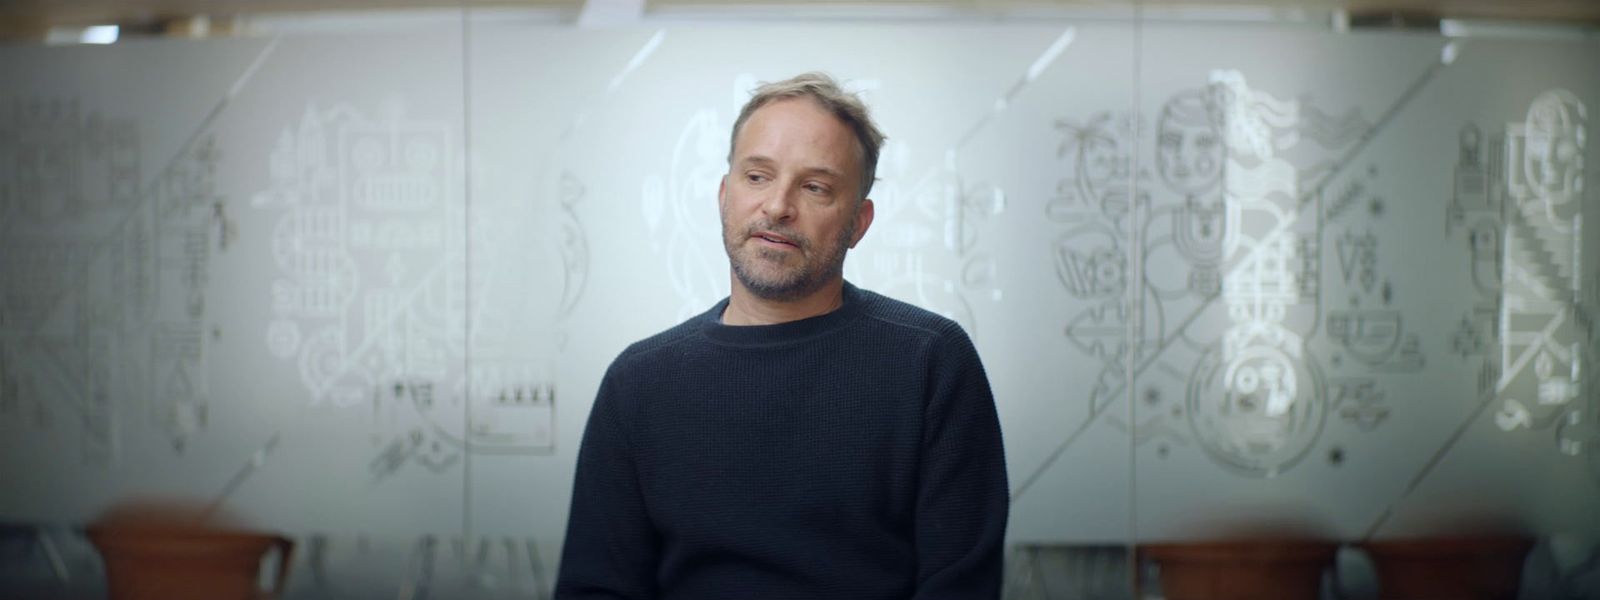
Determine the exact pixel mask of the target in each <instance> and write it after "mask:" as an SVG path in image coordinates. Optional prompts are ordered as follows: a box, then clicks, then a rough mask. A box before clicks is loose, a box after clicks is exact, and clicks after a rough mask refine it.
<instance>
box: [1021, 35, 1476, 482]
mask: <svg viewBox="0 0 1600 600" xmlns="http://www.w3.org/2000/svg"><path fill="white" fill-rule="evenodd" d="M1447 64H1448V61H1446V60H1443V58H1441V60H1440V61H1437V62H1434V63H1432V64H1430V65H1429V66H1428V67H1427V68H1426V69H1425V70H1424V71H1423V72H1422V73H1420V74H1419V75H1418V76H1417V77H1416V78H1415V79H1413V80H1412V82H1411V83H1410V85H1409V86H1408V87H1407V88H1406V89H1405V90H1403V91H1402V92H1401V93H1400V94H1399V95H1398V97H1397V98H1396V99H1395V100H1394V101H1393V102H1392V103H1390V104H1389V106H1388V107H1387V108H1386V109H1385V110H1384V112H1383V113H1382V114H1381V115H1380V116H1379V117H1378V119H1377V120H1376V121H1373V122H1371V123H1368V122H1366V121H1365V120H1363V119H1361V118H1360V116H1359V113H1355V112H1353V111H1352V112H1351V113H1347V115H1346V116H1345V117H1344V118H1341V119H1331V118H1325V116H1324V115H1322V114H1321V113H1318V112H1315V111H1314V110H1311V109H1310V108H1309V107H1308V106H1307V105H1305V104H1303V103H1302V104H1301V107H1302V108H1304V109H1305V110H1303V111H1302V113H1301V114H1302V115H1304V117H1305V119H1306V121H1308V122H1311V123H1310V125H1311V126H1308V127H1304V128H1301V129H1300V130H1299V131H1300V132H1301V135H1302V136H1305V137H1307V138H1308V139H1314V140H1315V141H1317V142H1318V143H1319V145H1321V146H1322V147H1323V148H1326V149H1329V150H1330V151H1333V152H1335V153H1336V155H1335V157H1334V158H1332V159H1331V160H1328V161H1325V162H1319V163H1316V164H1313V165H1310V166H1307V167H1305V168H1304V169H1303V171H1302V175H1303V176H1304V177H1305V181H1303V182H1302V185H1300V186H1299V188H1300V189H1301V190H1303V191H1301V192H1299V193H1298V194H1292V195H1290V197H1291V199H1292V203H1291V204H1290V205H1289V206H1288V207H1286V208H1282V209H1276V210H1275V211H1274V209H1273V208H1270V207H1268V206H1267V205H1271V204H1272V202H1270V201H1269V202H1266V203H1260V202H1257V203H1255V206H1256V207H1260V208H1261V209H1262V210H1266V211H1268V212H1267V214H1273V215H1274V216H1276V217H1278V220H1277V221H1276V222H1277V223H1278V224H1277V225H1275V226H1273V227H1272V228H1271V229H1269V230H1267V231H1265V232H1263V235H1260V236H1259V237H1253V238H1252V239H1251V240H1250V241H1251V242H1254V243H1256V244H1257V245H1254V246H1250V247H1249V248H1247V249H1244V250H1243V251H1241V249H1240V248H1239V242H1238V241H1235V240H1229V239H1228V238H1229V237H1232V236H1234V233H1233V232H1232V230H1231V229H1228V228H1227V227H1226V224H1227V223H1231V221H1224V228H1223V230H1222V232H1221V234H1220V235H1221V236H1222V237H1223V238H1224V241H1223V242H1222V246H1223V248H1224V253H1225V254H1224V256H1228V255H1230V254H1228V253H1235V254H1234V255H1236V256H1237V258H1236V259H1233V260H1224V261H1223V266H1222V267H1221V268H1220V269H1219V272H1220V273H1223V274H1225V275H1224V276H1222V277H1219V278H1218V279H1220V280H1222V281H1228V280H1230V279H1231V278H1232V273H1233V272H1235V271H1237V270H1240V269H1252V268H1255V269H1259V266H1260V265H1259V263H1260V261H1259V260H1257V259H1256V255H1257V254H1264V253H1267V252H1269V251H1274V250H1276V251H1277V252H1281V253H1282V254H1284V255H1287V256H1284V255H1280V256H1279V257H1277V258H1278V260H1280V261H1294V262H1296V263H1298V262H1299V261H1298V259H1297V258H1296V257H1294V256H1293V252H1294V250H1295V249H1296V248H1297V245H1296V244H1295V243H1294V242H1288V243H1287V248H1288V250H1284V249H1283V248H1285V247H1286V245H1285V243H1282V242H1278V241H1277V240H1275V239H1274V238H1276V237H1277V236H1279V235H1282V234H1285V233H1288V234H1291V235H1289V236H1288V237H1289V238H1290V239H1293V238H1294V235H1293V233H1294V232H1293V231H1291V230H1292V229H1294V228H1295V227H1296V223H1295V219H1292V218H1287V217H1290V216H1292V215H1298V214H1299V213H1301V212H1303V211H1305V210H1306V209H1307V207H1310V206H1313V205H1317V207H1318V210H1317V212H1316V213H1314V216H1317V215H1322V214H1324V213H1323V212H1322V211H1323V207H1321V206H1320V205H1319V203H1318V202H1316V200H1317V199H1319V198H1324V197H1326V196H1327V194H1328V189H1329V188H1328V186H1329V185H1330V184H1331V183H1332V182H1334V181H1335V180H1336V179H1337V178H1338V177H1339V176H1340V175H1341V174H1342V173H1343V172H1344V171H1345V170H1346V168H1348V167H1349V166H1350V165H1351V164H1352V163H1353V162H1354V160H1355V158H1357V157H1358V156H1360V154H1361V153H1362V151H1363V150H1365V149H1366V148H1367V146H1368V144H1369V143H1370V142H1371V141H1372V140H1373V139H1374V138H1376V137H1377V134H1378V132H1380V131H1381V130H1383V129H1384V128H1385V127H1386V126H1387V125H1388V124H1389V123H1390V122H1391V121H1392V120H1393V119H1394V118H1395V115H1397V114H1398V113H1399V112H1400V111H1401V110H1402V109H1403V108H1405V107H1406V106H1408V105H1409V104H1410V102H1411V100H1412V99H1414V98H1415V97H1416V96H1417V94H1418V93H1419V92H1420V91H1421V90H1422V89H1423V88H1425V87H1426V86H1427V85H1428V84H1429V83H1430V82H1431V81H1433V79H1434V78H1435V77H1436V76H1437V75H1438V74H1439V72H1440V71H1441V70H1442V69H1443V68H1444V67H1445V66H1446V65H1447ZM1224 79H1226V78H1224ZM1234 80H1235V81H1237V82H1239V83H1242V77H1239V78H1235V79H1234ZM1218 83H1222V82H1221V81H1219V82H1218ZM1236 97H1237V96H1236ZM1266 104H1267V105H1268V106H1270V103H1266ZM1271 121H1273V119H1268V120H1267V124H1266V125H1264V126H1259V127H1243V126H1242V123H1243V121H1242V120H1241V121H1240V123H1241V125H1240V126H1235V125H1228V126H1227V127H1228V129H1227V131H1229V132H1230V133H1229V134H1228V135H1233V136H1235V137H1238V138H1240V140H1241V142H1242V143H1241V144H1239V145H1241V146H1244V147H1249V148H1265V147H1267V146H1264V145H1263V144H1270V143H1271V139H1272V136H1271V133H1270V132H1271V131H1272V129H1271V126H1270V122H1271ZM1223 122H1224V123H1226V122H1227V121H1226V120H1223ZM1331 124H1338V125H1331ZM1263 127H1264V128H1263ZM1219 130H1224V129H1223V128H1220V127H1219ZM1224 139H1225V141H1227V140H1228V139H1229V138H1227V137H1225V138H1224ZM1290 139H1292V136H1287V135H1286V136H1285V137H1284V138H1283V139H1282V140H1281V141H1288V140H1290ZM1227 145H1228V144H1226V143H1225V146H1227ZM1174 147H1175V146H1174ZM1292 173H1293V171H1292V170H1291V171H1290V173H1288V174H1292ZM1138 175H1139V174H1135V175H1133V176H1138ZM1224 180H1225V181H1228V174H1227V167H1225V168H1224ZM1271 181H1284V179H1283V178H1282V177H1281V176H1276V175H1273V176H1263V177H1257V181H1256V182H1250V181H1247V180H1245V179H1240V180H1239V181H1238V183H1239V184H1250V183H1268V182H1271ZM1141 187H1142V188H1147V187H1148V186H1141ZM1270 189H1271V187H1270V186H1266V187H1263V186H1260V185H1257V186H1255V187H1254V189H1253V190H1247V189H1244V188H1235V192H1236V193H1241V194H1244V193H1245V192H1247V191H1252V192H1253V193H1254V194H1256V195H1257V197H1262V198H1282V197H1283V196H1284V194H1283V192H1282V191H1279V192H1275V193H1269V195H1267V196H1260V195H1259V194H1260V193H1261V192H1263V191H1268V190H1270ZM1059 190H1065V191H1066V192H1068V194H1063V196H1062V198H1061V199H1058V200H1057V201H1053V202H1052V203H1051V205H1050V207H1049V208H1048V209H1047V214H1048V215H1049V216H1050V217H1051V218H1054V219H1057V220H1065V218H1066V217H1068V216H1071V215H1072V214H1074V213H1076V214H1083V213H1086V212H1088V211H1089V210H1090V209H1092V208H1093V207H1092V206H1090V203H1089V202H1088V201H1087V199H1085V198H1082V197H1081V196H1080V195H1078V194H1077V193H1076V192H1077V189H1076V188H1074V187H1071V186H1061V187H1058V191H1059ZM1226 204H1227V203H1226V202H1224V205H1226ZM1368 204H1369V207H1370V206H1378V207H1381V205H1382V201H1381V199H1378V198H1376V197H1373V198H1372V199H1370V200H1369V201H1368ZM1369 212H1370V211H1369ZM1379 212H1381V208H1380V210H1379ZM1151 214H1152V216H1155V215H1160V214H1162V213H1161V211H1160V209H1159V208H1157V209H1155V210H1152V211H1151ZM1311 221H1313V222H1314V221H1316V219H1311ZM1300 227H1302V228H1303V227H1304V225H1301V226H1300ZM1151 242H1152V243H1156V244H1160V243H1165V242H1166V240H1165V239H1163V238H1160V237H1155V238H1152V239H1151ZM1260 242H1271V243H1260ZM1301 247H1304V246H1301ZM1310 247H1311V248H1319V247H1320V245H1319V244H1311V245H1310ZM1318 251H1319V252H1320V249H1319V250H1318ZM1159 252H1160V247H1158V246H1156V247H1152V248H1151V249H1150V250H1149V251H1148V252H1146V254H1145V256H1146V260H1147V261H1154V260H1159V258H1160V254H1159ZM1288 271H1289V274H1290V277H1289V278H1288V279H1289V282H1290V283H1292V284H1295V285H1296V286H1298V282H1295V281H1293V280H1294V278H1295V275H1296V274H1295V273H1294V268H1290V269H1288ZM1160 275H1161V274H1160V273H1159V272H1153V273H1152V274H1151V275H1150V277H1152V278H1155V277H1159V276H1160ZM1263 283H1265V282H1263ZM1153 285H1154V286H1155V287H1159V286H1160V285H1161V284H1160V283H1155V284H1153ZM1165 289H1173V288H1165ZM1200 289H1204V288H1200ZM1291 289H1294V288H1291ZM1241 291H1243V290H1241ZM1225 294H1226V291H1224V292H1223V293H1214V294H1210V295H1198V297H1191V298H1190V299H1187V301H1186V302H1183V303H1181V304H1180V303H1178V302H1176V301H1167V302H1169V303H1170V308H1169V309H1168V312H1170V313H1173V317H1172V318H1168V319H1166V322H1167V328H1166V329H1165V330H1163V331H1161V332H1157V337H1158V339H1157V341H1155V342H1153V343H1147V344H1144V345H1145V346H1148V347H1150V348H1151V350H1150V351H1149V352H1141V355H1142V358H1141V359H1140V360H1138V361H1137V362H1135V363H1134V364H1132V365H1131V367H1130V368H1128V369H1127V373H1126V377H1131V378H1134V379H1137V378H1138V377H1139V376H1140V375H1141V374H1142V373H1144V372H1145V371H1146V370H1147V369H1148V368H1149V367H1150V366H1151V365H1152V364H1158V363H1159V362H1160V358H1161V357H1162V355H1163V354H1166V353H1172V352H1178V351H1180V350H1187V351H1194V350H1193V349H1194V348H1200V349H1203V348H1206V347H1207V344H1208V343H1207V341H1206V340H1205V339H1204V338H1202V339H1199V340H1195V339H1189V338H1188V336H1190V335H1193V334H1194V333H1195V332H1194V331H1192V330H1191V328H1192V326H1193V325H1194V324H1195V323H1197V319H1198V318H1199V317H1200V315H1202V314H1204V313H1205V312H1206V311H1207V310H1208V309H1210V308H1211V307H1212V306H1214V305H1215V304H1217V302H1216V301H1217V300H1219V299H1222V297H1223V296H1224V295H1225ZM1293 295H1294V297H1295V298H1296V299H1298V298H1299V297H1300V293H1299V290H1298V289H1295V293H1294V294H1293ZM1319 295H1320V292H1319ZM1320 303H1321V301H1320V300H1317V301H1316V302H1315V304H1316V305H1317V306H1320ZM1230 312H1231V311H1230ZM1241 316H1246V317H1248V316H1249V313H1248V311H1246V312H1245V313H1243V314H1242V315H1241ZM1298 319H1299V317H1296V320H1297V321H1296V322H1298ZM1318 321H1320V319H1313V320H1312V323H1316V322H1318ZM1298 326H1303V325H1298ZM1314 327H1315V326H1314V325H1312V330H1313V331H1314ZM1282 339H1284V340H1285V341H1287V339H1288V338H1287V336H1285V337H1283V338H1282ZM1180 342H1182V343H1180ZM1115 385H1116V387H1117V388H1118V389H1120V388H1121V387H1122V386H1123V385H1124V382H1122V381H1118V382H1116V384H1115ZM1297 389H1298V388H1297ZM1117 395H1118V394H1110V396H1111V397H1112V398H1115V397H1116V396H1117ZM1308 405H1309V401H1308ZM1098 414H1099V413H1091V415H1090V417H1089V418H1087V419H1085V420H1084V421H1082V422H1081V423H1079V424H1078V426H1077V427H1075V428H1073V429H1071V430H1070V431H1069V432H1068V433H1067V434H1066V435H1065V436H1064V437H1063V439H1062V440H1061V442H1060V443H1059V444H1057V445H1056V447H1055V449H1054V450H1053V451H1052V452H1050V453H1049V454H1048V455H1047V456H1046V457H1045V458H1044V459H1043V460H1042V461H1041V463H1040V464H1039V465H1038V466H1036V467H1032V468H1029V469H1026V470H1024V472H1025V473H1027V475H1026V476H1024V477H1022V478H1020V479H1019V483H1018V484H1017V485H1016V487H1015V488H1014V489H1013V491H1012V500H1013V501H1014V502H1015V501H1017V500H1018V499H1019V498H1020V497H1022V496H1023V495H1024V494H1025V493H1026V492H1027V491H1028V490H1029V489H1030V488H1031V487H1032V485H1033V484H1034V483H1035V482H1037V481H1038V480H1039V478H1040V477H1041V476H1042V475H1043V474H1044V473H1045V472H1046V471H1048V470H1049V469H1050V468H1051V467H1052V466H1053V465H1054V464H1055V463H1056V461H1057V460H1058V459H1059V458H1060V457H1061V456H1062V455H1063V454H1064V453H1065V452H1066V451H1067V450H1068V449H1069V448H1071V447H1072V446H1073V445H1074V444H1075V443H1076V442H1077V440H1078V439H1080V438H1081V436H1082V434H1083V433H1084V432H1085V431H1087V430H1088V428H1089V427H1090V426H1092V425H1093V424H1094V423H1095V422H1096V418H1095V417H1096V416H1097V415H1098ZM1285 414H1287V413H1285ZM1219 447H1222V446H1219ZM1290 458H1293V455H1290ZM1296 460H1297V459H1296ZM1269 472H1270V473H1275V471H1261V470H1258V471H1256V474H1265V473H1269Z"/></svg>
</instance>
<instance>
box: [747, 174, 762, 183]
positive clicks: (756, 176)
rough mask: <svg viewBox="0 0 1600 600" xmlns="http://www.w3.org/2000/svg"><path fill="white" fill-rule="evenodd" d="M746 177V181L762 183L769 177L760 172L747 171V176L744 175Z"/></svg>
mask: <svg viewBox="0 0 1600 600" xmlns="http://www.w3.org/2000/svg"><path fill="white" fill-rule="evenodd" d="M744 179H745V181H748V182H750V183H761V182H763V181H766V180H767V177H766V176H765V175H762V174H760V173H746V174H745V176H744Z"/></svg>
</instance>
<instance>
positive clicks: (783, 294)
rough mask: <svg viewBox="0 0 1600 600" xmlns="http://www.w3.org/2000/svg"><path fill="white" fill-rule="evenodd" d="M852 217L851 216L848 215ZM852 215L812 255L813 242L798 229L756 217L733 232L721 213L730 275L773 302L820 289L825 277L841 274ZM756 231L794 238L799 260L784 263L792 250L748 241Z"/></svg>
mask: <svg viewBox="0 0 1600 600" xmlns="http://www.w3.org/2000/svg"><path fill="white" fill-rule="evenodd" d="M852 217H853V216H852ZM854 230H855V219H854V218H851V219H849V220H848V221H846V224H845V229H844V231H842V232H840V236H839V240H838V242H837V243H835V244H834V245H833V247H832V248H828V249H827V250H830V252H828V253H827V254H822V255H813V254H812V251H813V250H814V249H816V246H817V245H816V244H815V243H814V242H812V241H811V239H810V238H807V237H804V236H802V235H800V234H799V233H798V232H794V231H790V230H787V229H784V228H780V227H776V226H774V225H773V224H772V223H769V222H767V221H764V220H763V221H757V222H755V223H751V224H750V226H748V227H745V228H743V230H742V231H740V232H739V234H738V235H737V236H735V235H733V233H734V232H733V231H732V229H731V228H730V227H729V225H728V222H727V217H726V216H724V217H723V223H722V245H723V248H724V249H725V250H726V251H727V253H728V264H729V266H731V267H732V268H733V276H734V277H737V278H738V279H739V283H740V284H743V285H744V287H745V289H747V290H749V291H750V293H751V294H754V295H755V296H756V297H757V298H761V299H763V300H771V301H777V302H787V301H793V300H798V299H801V298H804V297H806V296H809V295H811V294H812V293H813V292H816V291H817V290H819V289H822V287H823V286H824V285H826V284H827V283H828V282H829V281H832V280H833V279H834V278H836V277H842V276H843V275H844V258H845V254H847V253H848V252H849V250H850V238H852V237H854V236H855V231H854ZM757 231H771V232H773V233H776V234H778V235H781V236H783V237H785V238H788V239H789V241H791V242H794V244H795V246H796V247H797V248H798V249H799V256H800V261H801V263H800V264H799V265H796V266H793V267H788V266H785V265H784V264H783V263H784V262H785V261H786V259H787V258H789V255H790V254H792V252H785V251H783V250H775V249H771V248H757V247H752V246H750V245H749V242H750V236H751V235H752V234H754V233H755V232H757ZM808 259H809V260H808Z"/></svg>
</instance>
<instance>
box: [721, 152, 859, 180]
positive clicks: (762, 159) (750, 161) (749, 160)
mask: <svg viewBox="0 0 1600 600" xmlns="http://www.w3.org/2000/svg"><path fill="white" fill-rule="evenodd" d="M777 162H778V161H776V160H773V159H771V158H770V157H767V156H765V155H761V154H751V155H749V156H745V157H743V158H740V159H739V161H738V163H737V164H739V165H759V166H770V165H774V164H777ZM801 172H803V173H807V174H818V175H826V176H828V177H832V178H834V179H841V178H843V177H844V174H843V173H840V172H839V171H838V170H836V169H833V168H831V167H824V166H816V167H806V168H803V169H801Z"/></svg>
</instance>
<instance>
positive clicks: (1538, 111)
mask: <svg viewBox="0 0 1600 600" xmlns="http://www.w3.org/2000/svg"><path fill="white" fill-rule="evenodd" d="M1581 111H1582V108H1581V105H1576V104H1575V101H1569V100H1568V99H1566V98H1564V97H1563V96H1562V95H1560V94H1549V93H1547V94H1544V95H1541V96H1540V97H1539V98H1538V99H1537V100H1535V101H1534V103H1533V105H1532V106H1530V107H1529V108H1528V121H1527V137H1526V139H1525V141H1524V143H1525V146H1524V147H1523V153H1522V170H1523V177H1524V178H1525V180H1526V182H1527V185H1528V186H1529V187H1530V188H1531V189H1532V190H1533V191H1534V193H1535V194H1537V196H1538V197H1541V198H1552V197H1566V196H1569V195H1573V194H1577V193H1579V192H1581V191H1582V185H1583V183H1582V181H1583V179H1582V176H1583V146H1584V139H1583V136H1584V132H1583V128H1582V126H1581V125H1582V117H1581Z"/></svg>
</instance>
